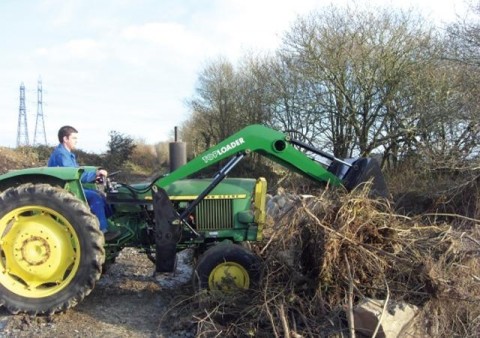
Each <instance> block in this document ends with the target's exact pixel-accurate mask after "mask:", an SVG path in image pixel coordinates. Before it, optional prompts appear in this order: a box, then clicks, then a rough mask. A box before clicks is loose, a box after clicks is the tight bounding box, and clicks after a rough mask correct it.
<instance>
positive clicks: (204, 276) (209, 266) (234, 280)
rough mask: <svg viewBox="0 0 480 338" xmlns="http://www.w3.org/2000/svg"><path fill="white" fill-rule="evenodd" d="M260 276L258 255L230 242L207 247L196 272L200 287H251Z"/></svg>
mask: <svg viewBox="0 0 480 338" xmlns="http://www.w3.org/2000/svg"><path fill="white" fill-rule="evenodd" d="M259 279H260V260H259V258H258V257H257V256H256V255H254V254H253V253H252V252H251V251H250V250H248V249H245V248H243V247H241V246H240V245H237V244H233V243H229V242H226V243H220V244H217V245H215V246H214V247H212V248H210V249H208V250H207V251H206V252H205V253H204V254H203V255H202V256H201V257H200V259H199V260H198V263H197V265H196V266H195V269H194V272H193V282H194V287H195V288H196V289H197V290H201V289H209V290H220V291H230V290H235V289H250V288H252V287H254V286H255V285H256V284H257V283H258V281H259Z"/></svg>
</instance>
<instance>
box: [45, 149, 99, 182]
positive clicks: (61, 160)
mask: <svg viewBox="0 0 480 338" xmlns="http://www.w3.org/2000/svg"><path fill="white" fill-rule="evenodd" d="M47 165H48V166H49V167H75V168H78V167H79V165H78V163H77V158H76V157H75V154H74V153H72V152H71V151H69V150H68V149H67V148H65V146H64V145H63V144H61V143H60V144H59V145H58V146H57V147H56V148H55V149H54V150H53V152H52V154H51V155H50V158H49V159H48V164H47ZM96 178H97V175H96V172H94V171H88V172H87V171H86V172H84V173H83V174H82V178H81V181H82V182H83V183H88V182H94V181H95V179H96Z"/></svg>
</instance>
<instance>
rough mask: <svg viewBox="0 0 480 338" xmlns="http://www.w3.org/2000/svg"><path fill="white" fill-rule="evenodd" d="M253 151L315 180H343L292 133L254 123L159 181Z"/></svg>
mask: <svg viewBox="0 0 480 338" xmlns="http://www.w3.org/2000/svg"><path fill="white" fill-rule="evenodd" d="M251 152H255V153H258V154H260V155H262V156H265V157H267V158H269V159H270V160H272V161H274V162H276V163H278V164H280V165H282V166H284V167H286V168H288V169H290V170H292V171H294V172H297V173H299V174H301V175H303V176H306V177H309V178H311V179H313V180H314V181H322V182H329V183H330V184H332V185H340V184H341V183H342V181H341V180H340V179H339V178H338V177H337V176H335V175H334V174H333V173H331V172H329V171H328V170H327V169H326V168H325V167H324V166H323V165H322V164H320V163H318V162H316V161H314V160H312V159H311V158H309V157H308V156H307V155H305V154H304V153H303V152H301V151H300V150H298V149H296V148H295V147H294V146H293V143H291V142H290V138H289V136H288V135H285V134H283V133H281V132H279V131H276V130H273V129H270V128H268V127H265V126H263V125H258V124H257V125H250V126H247V127H245V128H244V129H242V130H240V131H238V132H237V133H235V134H233V135H232V136H230V137H228V138H226V139H225V140H223V141H222V142H220V143H218V144H217V145H215V146H213V147H211V148H210V149H208V150H207V151H205V152H204V153H202V154H201V155H199V156H197V157H196V158H194V159H193V160H191V161H190V162H188V163H186V164H185V165H183V166H181V167H180V168H178V169H177V170H175V171H173V172H172V173H170V174H169V175H167V176H164V177H162V178H160V179H159V180H158V181H157V182H156V185H158V186H159V187H162V188H163V187H166V186H167V185H169V184H171V183H173V182H175V181H178V180H180V179H183V178H185V177H187V176H190V175H192V174H195V173H197V172H199V171H200V170H202V169H204V168H206V167H209V166H211V165H214V164H215V163H217V162H219V161H222V160H225V159H228V158H230V157H232V156H233V155H236V154H239V153H244V154H248V153H251Z"/></svg>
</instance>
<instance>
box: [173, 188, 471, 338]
mask: <svg viewBox="0 0 480 338" xmlns="http://www.w3.org/2000/svg"><path fill="white" fill-rule="evenodd" d="M367 195H368V194H367V190H366V189H364V190H358V191H354V192H352V193H350V194H333V193H332V192H328V191H327V192H325V193H324V194H323V195H321V196H318V197H315V198H309V199H300V198H299V199H297V200H296V201H295V204H294V207H292V208H291V209H290V211H289V212H287V213H285V214H283V215H282V217H280V218H279V219H277V221H276V222H275V224H272V225H271V226H270V227H269V229H268V230H267V236H266V239H265V241H264V243H262V244H261V245H259V246H258V247H256V248H255V249H256V250H257V251H258V253H259V254H260V255H261V256H262V258H263V261H264V273H263V278H262V280H261V285H260V288H259V290H256V291H252V292H248V293H242V294H240V295H231V296H230V298H228V299H222V298H216V297H215V295H212V294H210V295H209V296H208V297H204V296H198V298H197V302H192V301H189V302H182V301H180V302H178V303H175V304H172V309H176V310H177V311H178V308H179V307H180V308H182V312H184V313H185V312H190V313H191V314H192V317H193V318H194V319H195V321H196V323H197V325H198V336H199V337H216V336H255V337H271V336H272V335H273V336H275V337H348V336H351V335H353V334H354V332H355V327H354V324H352V321H351V320H348V319H349V318H348V317H349V316H350V315H351V311H352V308H353V307H354V306H355V304H358V303H359V302H360V301H361V300H363V299H365V298H373V299H380V300H386V302H385V304H386V306H385V308H384V311H388V309H389V308H390V307H391V306H393V305H395V304H398V303H400V302H403V303H407V304H413V305H416V306H418V307H419V309H420V312H419V314H418V315H417V318H416V323H417V327H416V335H417V336H422V335H423V336H424V337H478V335H479V333H480V306H479V304H480V226H479V225H478V222H477V221H475V220H470V221H471V222H470V223H471V224H473V225H471V226H470V227H465V226H462V227H460V229H457V228H456V227H455V217H454V215H449V220H450V222H449V223H446V222H443V221H441V222H438V219H440V217H435V215H433V214H432V215H430V216H428V217H427V216H426V215H421V216H416V217H408V216H404V215H399V214H397V213H396V212H395V211H394V209H393V207H392V206H391V205H390V204H389V203H388V201H385V200H373V199H369V198H367V197H366V196H367ZM458 218H459V219H458V220H459V221H460V222H461V223H462V224H463V221H464V219H463V217H461V216H459V217H458ZM187 304H188V305H187ZM166 319H169V314H168V313H167V314H166V315H165V317H164V320H166Z"/></svg>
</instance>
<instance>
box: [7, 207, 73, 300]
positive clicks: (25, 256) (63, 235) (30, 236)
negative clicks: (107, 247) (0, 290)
mask: <svg viewBox="0 0 480 338" xmlns="http://www.w3.org/2000/svg"><path fill="white" fill-rule="evenodd" d="M0 236H1V237H0V283H1V285H2V286H3V287H5V288H7V289H8V290H10V291H11V292H13V293H15V294H17V295H19V296H23V297H28V298H41V297H48V296H51V295H53V294H56V293H58V292H59V291H60V290H62V289H63V288H65V287H66V286H67V285H68V284H69V283H70V282H71V280H72V279H73V278H74V276H75V275H76V272H77V270H78V266H79V263H80V244H79V241H78V237H77V235H76V232H75V230H74V228H73V227H72V225H71V224H70V223H69V222H68V221H67V220H66V219H65V217H63V216H62V215H60V214H59V213H58V212H56V211H54V210H52V209H49V208H46V207H42V206H24V207H21V208H17V209H14V210H12V211H10V212H9V213H7V214H6V215H4V216H3V217H2V218H0Z"/></svg>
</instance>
